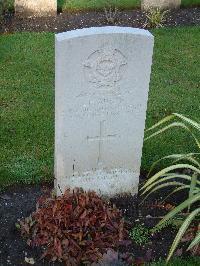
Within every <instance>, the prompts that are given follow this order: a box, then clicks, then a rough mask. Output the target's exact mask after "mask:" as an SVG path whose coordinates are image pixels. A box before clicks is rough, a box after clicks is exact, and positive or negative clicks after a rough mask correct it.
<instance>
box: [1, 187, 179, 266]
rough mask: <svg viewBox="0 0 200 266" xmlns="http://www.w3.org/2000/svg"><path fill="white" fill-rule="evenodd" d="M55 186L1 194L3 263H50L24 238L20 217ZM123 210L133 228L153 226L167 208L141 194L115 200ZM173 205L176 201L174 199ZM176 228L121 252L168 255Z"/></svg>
mask: <svg viewBox="0 0 200 266" xmlns="http://www.w3.org/2000/svg"><path fill="white" fill-rule="evenodd" d="M51 189H52V187H51V186H39V185H34V186H15V187H12V188H9V189H7V191H4V192H3V193H1V194H0V213H1V216H0V265H3V266H6V265H13V266H18V265H25V262H24V261H25V257H27V258H34V261H35V265H37V266H40V265H47V261H41V260H40V256H41V252H40V250H39V249H37V248H34V249H32V248H30V247H29V246H28V245H27V244H26V241H25V240H23V239H22V237H21V235H20V233H19V231H18V229H17V228H16V225H15V224H16V223H17V221H18V219H21V218H23V217H27V216H29V215H30V214H31V212H33V211H34V210H35V206H36V201H37V199H38V198H39V197H40V196H41V195H42V194H44V193H46V192H47V191H49V190H51ZM182 197H183V195H178V197H174V198H173V199H172V201H173V202H178V201H179V198H180V199H181V200H183V198H182ZM111 202H112V204H115V205H116V206H117V207H118V208H120V209H121V210H122V212H123V215H124V217H125V219H126V220H127V221H129V224H130V228H132V227H133V226H134V225H136V224H138V223H140V224H141V223H144V224H145V226H147V227H153V226H154V225H155V224H156V223H157V222H158V220H159V218H158V219H157V218H156V217H160V216H162V215H164V214H165V213H166V212H167V211H166V210H163V209H159V208H155V207H154V205H155V199H154V197H152V199H150V200H149V201H146V203H145V204H144V205H142V206H139V199H138V198H137V197H130V196H127V197H121V198H119V197H118V198H115V199H112V200H111ZM170 204H172V202H170ZM175 233H176V232H175V231H174V230H172V228H171V227H168V228H166V229H164V230H163V231H162V233H158V234H156V235H154V237H151V239H150V241H149V243H148V244H147V245H145V246H139V245H136V244H135V243H132V244H131V245H130V246H128V247H127V246H122V247H121V249H120V251H121V252H130V253H132V254H133V256H134V257H135V258H143V259H146V260H149V257H150V259H151V260H154V259H159V258H160V257H166V254H167V253H168V250H169V247H170V245H171V243H172V241H173V238H174V236H175ZM48 265H63V264H61V263H51V264H48Z"/></svg>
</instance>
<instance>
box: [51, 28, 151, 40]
mask: <svg viewBox="0 0 200 266" xmlns="http://www.w3.org/2000/svg"><path fill="white" fill-rule="evenodd" d="M120 33H124V34H133V35H141V36H146V37H149V38H150V39H154V36H153V35H152V34H151V33H150V32H149V31H148V30H144V29H139V28H132V27H119V26H105V27H91V28H83V29H76V30H71V31H66V32H62V33H58V34H55V38H56V41H58V42H61V41H64V40H68V39H74V38H77V37H85V36H90V35H98V34H99V35H101V34H120Z"/></svg>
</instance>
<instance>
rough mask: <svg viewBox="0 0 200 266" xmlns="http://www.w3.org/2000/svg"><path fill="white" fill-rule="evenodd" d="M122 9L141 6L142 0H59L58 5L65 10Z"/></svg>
mask: <svg viewBox="0 0 200 266" xmlns="http://www.w3.org/2000/svg"><path fill="white" fill-rule="evenodd" d="M109 5H111V6H115V7H118V8H120V9H129V8H136V7H140V0H75V1H73V0H58V6H62V7H63V9H64V10H65V9H66V10H69V9H70V10H83V9H102V8H104V7H106V6H109Z"/></svg>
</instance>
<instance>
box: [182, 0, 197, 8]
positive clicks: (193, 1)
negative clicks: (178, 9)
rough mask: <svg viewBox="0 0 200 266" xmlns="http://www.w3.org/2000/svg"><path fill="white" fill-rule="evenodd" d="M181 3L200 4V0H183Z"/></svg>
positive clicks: (187, 5) (183, 4)
mask: <svg viewBox="0 0 200 266" xmlns="http://www.w3.org/2000/svg"><path fill="white" fill-rule="evenodd" d="M181 5H182V6H184V7H189V6H200V0H181Z"/></svg>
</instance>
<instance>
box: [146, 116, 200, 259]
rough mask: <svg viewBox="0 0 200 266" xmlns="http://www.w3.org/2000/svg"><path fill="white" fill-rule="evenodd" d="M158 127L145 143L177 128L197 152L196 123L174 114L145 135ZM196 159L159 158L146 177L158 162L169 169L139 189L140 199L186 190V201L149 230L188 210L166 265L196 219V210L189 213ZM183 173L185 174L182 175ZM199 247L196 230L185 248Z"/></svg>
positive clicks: (197, 188) (199, 164) (198, 170)
mask: <svg viewBox="0 0 200 266" xmlns="http://www.w3.org/2000/svg"><path fill="white" fill-rule="evenodd" d="M177 120H178V121H177ZM163 125H164V126H163ZM161 126H163V127H161ZM159 127H161V128H160V129H158V130H157V131H156V132H154V133H152V134H150V136H148V137H147V138H146V139H145V140H148V139H150V138H152V137H155V136H158V135H159V134H162V133H163V132H165V131H166V130H168V129H171V128H174V127H178V128H181V129H184V130H186V131H187V132H189V133H190V134H191V136H192V137H193V139H194V141H195V143H196V145H197V147H198V149H199V150H200V142H199V139H198V138H199V134H200V124H199V123H198V122H196V121H194V120H192V119H189V118H187V117H185V116H183V115H181V114H177V113H174V114H172V115H170V116H167V117H165V118H164V119H162V120H161V121H160V122H158V123H157V124H155V125H154V126H152V127H151V128H149V129H148V130H147V132H151V131H152V130H154V129H157V128H159ZM194 132H195V133H194ZM199 155H200V152H195V153H187V154H172V155H169V156H165V157H163V158H161V159H160V160H158V161H156V162H155V163H154V164H153V165H152V167H151V169H150V171H149V175H150V174H151V173H152V171H153V169H155V166H156V165H157V164H158V163H159V162H160V161H161V160H166V159H171V160H172V162H173V163H172V165H170V166H168V167H166V168H164V169H162V170H161V171H159V172H157V173H156V174H154V175H153V176H151V177H150V178H149V179H148V180H147V182H146V183H145V185H144V186H143V187H142V188H141V190H142V195H144V194H147V196H149V195H150V194H151V193H153V192H155V191H157V190H160V189H162V188H168V187H174V189H173V191H172V192H171V193H170V194H169V195H168V196H170V195H172V194H174V193H176V192H179V191H181V190H185V189H186V190H188V198H187V199H186V200H185V201H184V202H182V203H181V204H179V205H178V206H177V207H175V208H174V209H173V210H171V211H170V212H169V213H168V214H167V215H166V216H165V217H164V218H163V219H162V220H161V221H160V222H159V223H158V224H157V225H156V226H155V228H154V229H153V230H152V232H155V231H157V230H158V229H160V228H162V227H163V226H164V225H165V224H166V222H168V221H169V220H170V219H174V218H175V217H176V216H177V214H179V213H180V212H182V211H183V210H184V209H186V208H187V209H188V213H187V215H186V218H185V219H184V220H183V222H182V224H181V225H180V229H179V231H178V233H177V235H176V237H175V239H174V242H173V244H172V246H171V249H170V251H169V255H168V258H167V261H169V260H170V258H171V257H172V255H173V253H174V251H175V249H176V247H177V246H178V244H179V243H180V241H181V239H182V237H183V235H184V234H185V233H186V231H187V230H188V228H189V226H190V224H191V223H192V222H193V221H194V219H195V218H196V217H197V220H198V218H199V217H200V208H197V207H196V208H195V207H194V208H193V209H192V210H191V206H192V205H193V204H195V203H198V202H199V201H200V180H199V177H200V161H199V160H198V156H199ZM183 170H185V171H187V172H186V173H182V171H183ZM149 175H148V177H149ZM147 196H146V197H147ZM168 196H167V197H168ZM199 226H200V224H199V225H198V227H199ZM199 243H200V232H198V230H197V234H196V236H195V238H194V239H193V240H192V242H191V244H190V245H189V247H188V250H190V249H192V248H194V247H195V246H197V245H199Z"/></svg>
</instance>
